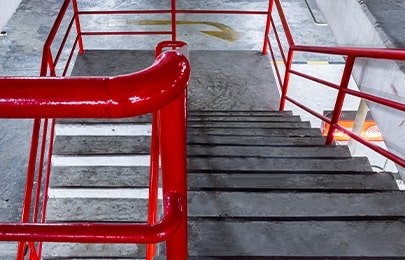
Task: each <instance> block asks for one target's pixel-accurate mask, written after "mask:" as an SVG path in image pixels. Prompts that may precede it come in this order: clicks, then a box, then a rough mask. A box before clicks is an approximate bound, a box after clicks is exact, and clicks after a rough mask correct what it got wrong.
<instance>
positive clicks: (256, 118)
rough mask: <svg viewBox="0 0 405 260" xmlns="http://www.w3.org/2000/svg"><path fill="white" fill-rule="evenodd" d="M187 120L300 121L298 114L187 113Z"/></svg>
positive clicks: (210, 121)
mask: <svg viewBox="0 0 405 260" xmlns="http://www.w3.org/2000/svg"><path fill="white" fill-rule="evenodd" d="M187 121H188V122H189V123H191V122H209V123H215V122H300V121H301V117H300V116H266V115H264V116H238V115H227V116H211V115H188V117H187Z"/></svg>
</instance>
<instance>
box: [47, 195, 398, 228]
mask: <svg viewBox="0 0 405 260" xmlns="http://www.w3.org/2000/svg"><path fill="white" fill-rule="evenodd" d="M404 204H405V193H404V192H401V191H386V192H367V193H360V192H359V193H350V192H346V193H341V192H339V193H336V192H328V191H323V192H298V191H297V192H291V191H288V192H280V191H273V192H266V193H263V192H235V191H234V192H229V191H228V192H223V191H208V192H207V191H189V192H188V216H189V220H194V219H195V218H197V219H201V218H204V219H206V218H208V219H209V218H214V219H229V220H230V221H232V220H235V219H236V218H237V219H238V220H239V221H244V222H250V221H258V220H260V221H292V220H295V221H326V220H330V221H332V220H334V221H337V220H340V221H353V220H357V221H358V220H364V221H365V220H384V219H385V220H392V219H399V218H405V208H404V207H403V205H404ZM146 212H147V199H146V198H145V199H138V198H135V199H134V198H50V199H49V202H48V212H47V221H48V222H66V221H68V222H71V221H73V222H77V221H80V222H83V221H86V222H87V221H102V222H104V221H108V222H131V223H145V222H146V219H147V215H146Z"/></svg>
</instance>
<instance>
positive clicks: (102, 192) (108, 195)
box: [48, 188, 162, 199]
mask: <svg viewBox="0 0 405 260" xmlns="http://www.w3.org/2000/svg"><path fill="white" fill-rule="evenodd" d="M48 194H49V198H53V199H63V198H78V199H81V198H83V199H84V198H86V199H149V189H148V188H143V189H135V188H128V189H125V188H115V189H91V188H55V189H49V193H48ZM158 198H162V189H161V188H159V190H158Z"/></svg>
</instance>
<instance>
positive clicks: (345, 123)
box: [321, 111, 384, 141]
mask: <svg viewBox="0 0 405 260" xmlns="http://www.w3.org/2000/svg"><path fill="white" fill-rule="evenodd" d="M356 113H357V111H343V112H342V114H341V115H340V119H339V125H340V126H342V127H344V128H345V129H347V130H349V131H352V130H353V125H354V120H355V118H356ZM323 114H324V115H325V116H326V117H329V118H330V117H331V116H332V111H324V113H323ZM329 127H330V125H329V124H327V123H325V122H323V123H322V126H321V131H322V135H323V136H327V134H328V131H329ZM360 136H361V137H363V138H364V139H366V140H367V141H384V139H383V137H382V135H381V132H380V129H379V128H378V126H377V123H376V122H375V121H374V119H373V118H372V116H371V114H370V113H368V114H367V117H366V121H365V122H364V125H363V129H362V130H361V134H360ZM334 137H335V140H336V141H348V140H349V139H350V137H349V136H348V135H346V134H344V133H342V132H341V131H339V130H336V131H335V133H334Z"/></svg>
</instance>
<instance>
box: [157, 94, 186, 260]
mask: <svg viewBox="0 0 405 260" xmlns="http://www.w3.org/2000/svg"><path fill="white" fill-rule="evenodd" d="M159 135H160V140H161V142H160V150H161V162H162V177H163V179H162V183H163V193H164V194H166V193H167V192H177V193H179V194H181V199H182V201H181V204H182V210H183V211H182V212H183V213H182V214H183V215H182V220H181V223H180V226H179V227H178V229H177V230H176V232H175V233H174V234H173V235H172V236H170V237H169V238H168V239H167V242H166V248H167V252H166V255H167V259H168V260H185V259H187V258H188V250H187V171H186V160H187V159H186V102H185V91H184V93H183V94H181V95H180V96H179V97H178V98H177V99H176V100H175V101H173V102H172V103H170V104H169V105H167V106H165V107H164V108H162V109H161V110H160V131H159Z"/></svg>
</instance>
